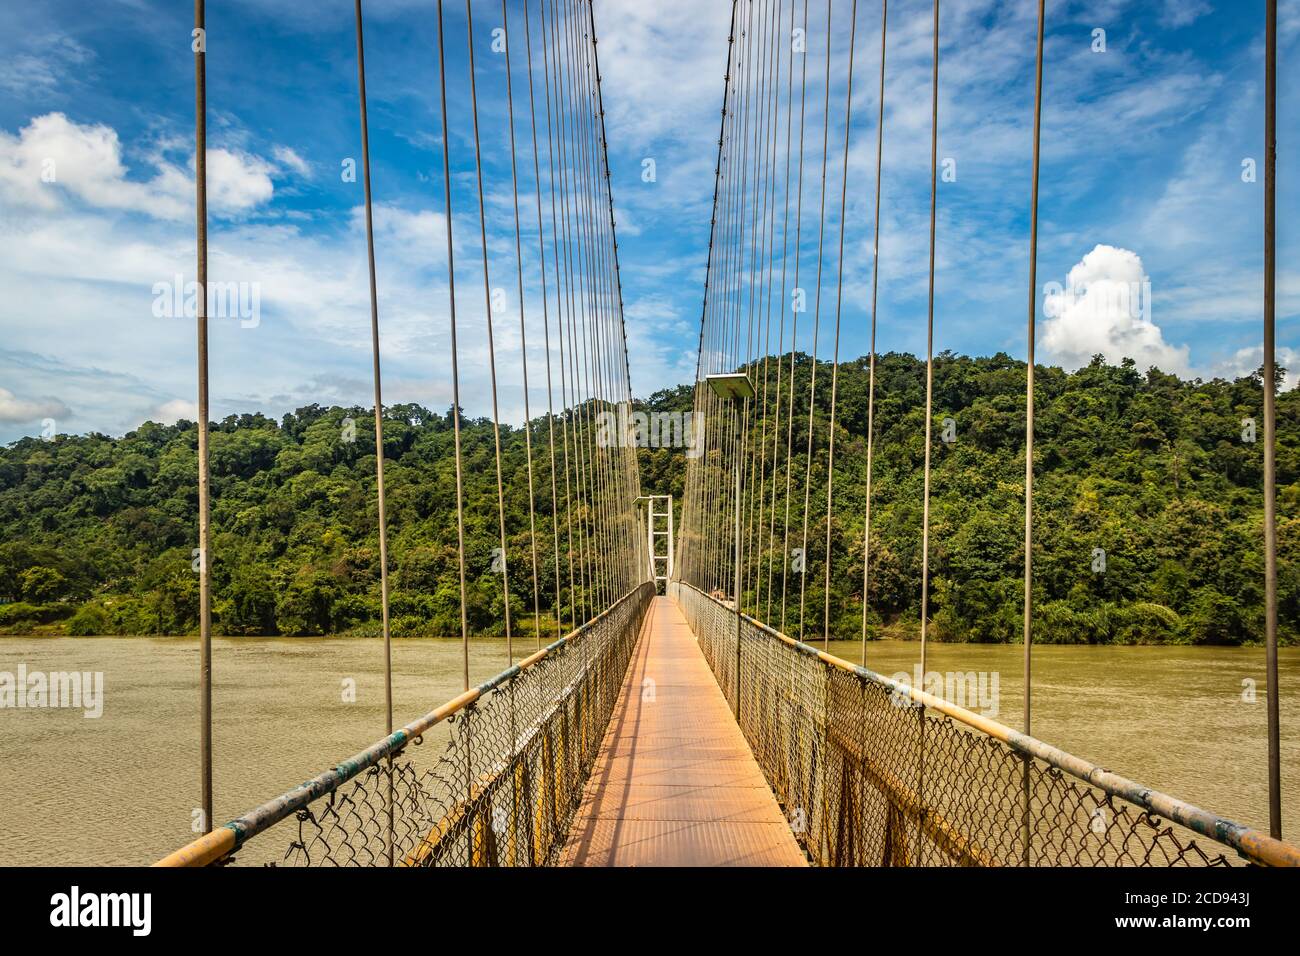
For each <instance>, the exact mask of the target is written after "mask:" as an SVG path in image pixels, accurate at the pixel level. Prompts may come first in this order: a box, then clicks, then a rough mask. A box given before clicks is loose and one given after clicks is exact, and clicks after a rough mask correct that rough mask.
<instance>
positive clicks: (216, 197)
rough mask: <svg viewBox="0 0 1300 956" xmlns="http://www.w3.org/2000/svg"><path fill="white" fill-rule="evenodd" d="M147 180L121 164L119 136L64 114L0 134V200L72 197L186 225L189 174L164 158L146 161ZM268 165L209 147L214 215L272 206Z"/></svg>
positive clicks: (41, 205)
mask: <svg viewBox="0 0 1300 956" xmlns="http://www.w3.org/2000/svg"><path fill="white" fill-rule="evenodd" d="M149 162H150V164H151V165H152V166H153V167H154V169H155V173H154V176H153V178H152V179H150V180H147V181H145V180H140V179H132V178H129V176H128V170H127V168H126V166H125V165H124V163H123V160H122V144H121V142H120V141H119V139H118V135H117V131H116V130H114V129H112V128H111V127H109V126H105V125H103V124H84V125H83V124H80V123H77V122H75V121H73V120H70V119H68V117H67V116H66V115H64V114H63V113H46V114H44V115H43V116H37V117H35V118H34V119H32V120H31V122H29V123H28V124H27V125H26V126H24V127H23V128H22V129H21V130H20V131H19V133H18V135H17V136H12V135H10V134H8V133H5V132H3V131H0V196H3V198H4V199H5V200H6V201H8V202H10V203H13V204H14V205H16V206H19V207H28V208H34V209H38V210H52V209H56V208H58V207H59V206H60V205H61V202H62V197H64V196H67V195H72V196H75V197H76V198H78V199H80V200H81V201H82V202H84V203H86V204H88V205H90V206H93V207H95V208H99V209H115V210H123V211H130V212H139V213H144V214H145V215H148V216H151V217H153V218H156V219H168V220H184V219H188V218H190V217H192V215H193V209H194V179H193V174H192V173H191V172H190V171H187V170H185V169H182V168H181V167H180V166H178V165H176V164H175V163H173V162H171V161H170V160H168V159H167V158H166V156H165V155H164V153H163V151H162V150H156V151H155V152H153V153H152V154H151V155H150V157H149ZM272 171H273V167H272V166H271V165H270V164H269V163H267V162H266V161H264V160H262V159H259V158H258V157H256V156H252V155H249V154H247V153H243V152H236V151H232V150H228V149H209V150H208V202H209V206H210V209H211V211H212V213H213V214H214V215H232V214H240V213H244V212H247V211H249V210H251V209H253V208H255V207H257V206H260V205H262V204H264V203H266V202H268V201H270V199H271V196H272V194H273V193H274V186H273V184H272V182H271V173H272Z"/></svg>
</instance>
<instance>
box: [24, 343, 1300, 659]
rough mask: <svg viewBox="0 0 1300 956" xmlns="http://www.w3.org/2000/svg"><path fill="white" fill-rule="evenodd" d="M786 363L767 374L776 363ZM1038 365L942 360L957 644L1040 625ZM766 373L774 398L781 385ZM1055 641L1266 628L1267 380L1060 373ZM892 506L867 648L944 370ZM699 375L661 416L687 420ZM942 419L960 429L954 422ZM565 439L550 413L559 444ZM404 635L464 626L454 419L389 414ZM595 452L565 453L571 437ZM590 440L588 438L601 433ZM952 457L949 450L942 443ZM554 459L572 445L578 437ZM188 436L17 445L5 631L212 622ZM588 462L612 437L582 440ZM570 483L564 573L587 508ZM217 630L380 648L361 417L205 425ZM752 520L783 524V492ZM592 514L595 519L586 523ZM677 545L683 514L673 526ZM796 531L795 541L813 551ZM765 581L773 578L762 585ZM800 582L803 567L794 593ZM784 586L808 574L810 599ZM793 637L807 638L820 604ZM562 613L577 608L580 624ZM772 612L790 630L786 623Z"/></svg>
mask: <svg viewBox="0 0 1300 956" xmlns="http://www.w3.org/2000/svg"><path fill="white" fill-rule="evenodd" d="M780 361H782V362H783V368H784V374H783V379H782V382H783V385H782V394H783V398H782V405H781V415H782V418H781V426H780V427H781V430H780V434H779V438H778V440H777V441H776V446H775V457H776V461H777V463H778V467H777V471H776V476H777V487H778V494H777V498H776V503H777V509H778V520H777V522H776V528H777V533H776V535H775V536H774V541H773V546H772V547H768V542H767V535H766V534H765V533H764V534H758V533H755V534H754V535H753V540H754V541H755V545H754V548H755V549H756V550H755V552H752V553H756V554H757V559H756V562H755V564H754V568H755V569H756V570H754V571H753V573H751V575H750V584H749V587H748V597H747V600H749V601H750V602H751V604H752V603H753V602H754V601H758V602H759V605H760V606H761V607H763V608H764V610H766V607H767V606H768V602H769V600H770V601H771V602H772V603H771V606H773V607H774V608H776V609H778V610H779V604H780V587H781V586H780V579H781V570H782V554H783V553H784V550H783V548H782V544H783V535H782V533H781V532H782V527H783V509H784V487H785V485H784V482H785V470H786V446H785V429H786V426H787V423H788V420H789V414H790V410H791V406H790V403H789V394H788V392H787V391H785V390H786V389H787V388H788V385H789V357H788V356H787V357H785V358H784V359H782V360H780ZM777 362H778V359H777V358H776V357H771V358H770V359H769V360H768V361H767V362H766V363H764V362H762V361H760V362H759V363H758V364H757V365H756V366H755V367H753V368H752V369H751V370H750V374H751V376H752V378H753V379H754V381H755V384H756V387H757V388H758V390H759V392H760V396H761V395H762V394H764V391H765V390H766V395H767V404H766V408H767V412H766V415H764V414H763V413H762V412H759V413H757V414H753V415H751V420H752V422H753V441H752V442H751V444H750V447H751V448H762V449H763V452H762V454H763V459H762V460H761V461H760V462H759V463H758V465H759V466H761V468H762V470H763V473H764V474H766V475H767V481H768V482H769V484H768V490H767V492H766V493H765V496H767V497H768V498H769V499H770V494H771V491H770V488H771V485H770V482H771V481H772V474H773V470H772V469H773V454H774V452H773V438H774V434H775V433H776V417H775V415H776V407H775V395H776V374H777V372H776V368H777ZM765 365H766V368H765ZM811 369H812V362H811V360H810V359H809V358H808V357H807V356H806V355H798V356H797V357H796V361H795V371H796V376H795V386H796V387H795V397H794V405H793V412H794V416H795V417H794V422H795V429H794V441H793V443H792V445H793V459H792V461H791V462H790V467H791V477H792V481H791V518H790V532H791V539H792V541H791V543H790V547H795V546H799V545H800V544H801V543H802V537H803V481H804V476H805V475H808V479H809V482H810V485H809V487H810V498H811V505H810V507H809V509H808V538H807V541H808V544H807V567H808V568H809V572H808V580H807V593H806V596H805V601H804V605H805V607H806V609H807V611H806V613H807V620H806V621H805V623H804V633H805V634H806V635H807V634H810V633H811V634H816V635H817V636H820V633H821V627H822V608H823V605H824V593H823V591H822V574H821V572H820V570H818V569H821V568H823V567H824V565H823V564H822V562H823V561H825V560H826V547H825V540H826V498H825V491H826V458H827V456H826V438H827V425H828V422H829V417H830V411H829V409H830V395H829V384H830V375H829V371H830V367H829V365H827V364H825V363H821V364H819V367H818V377H817V389H818V395H817V402H816V408H815V409H814V412H813V419H814V428H813V451H812V456H811V471H809V466H808V464H807V461H808V459H807V456H806V454H805V441H806V434H807V433H806V429H807V417H808V402H809V396H808V392H809V388H808V384H809V383H808V380H809V375H810V372H811ZM1024 375H1025V368H1024V363H1022V362H1018V361H1015V360H1013V359H1011V358H1009V357H1007V356H1005V355H995V356H992V357H984V358H971V357H963V356H956V355H951V354H944V355H942V356H940V357H938V358H937V359H936V362H935V382H934V395H935V398H934V409H935V413H934V419H935V426H934V441H933V446H932V452H933V469H934V472H933V478H932V489H933V492H932V493H933V498H932V518H931V520H932V525H931V549H932V550H931V573H932V581H931V615H932V617H931V620H932V631H931V633H932V634H933V636H934V638H935V639H937V640H950V641H963V640H978V641H1016V640H1019V636H1020V615H1021V588H1022V584H1021V574H1022V569H1023V565H1022V560H1023V558H1022V540H1023V521H1024V517H1023V501H1022V498H1023V481H1024V451H1023V448H1024ZM765 376H766V386H765V385H764V378H765ZM1037 379H1038V390H1037V405H1038V414H1037V421H1038V426H1037V431H1036V434H1037V442H1038V452H1037V456H1036V458H1037V461H1036V471H1035V474H1036V476H1037V477H1036V525H1035V538H1036V550H1035V581H1036V595H1035V601H1036V605H1037V607H1036V614H1035V640H1037V641H1043V642H1054V643H1079V642H1092V643H1162V642H1168V643H1211V644H1240V643H1252V642H1257V641H1259V640H1261V639H1262V636H1263V583H1264V578H1263V548H1262V535H1263V532H1262V514H1263V504H1262V478H1261V473H1262V467H1261V466H1262V452H1263V445H1262V437H1263V427H1262V418H1261V402H1262V389H1261V382H1260V380H1259V378H1258V377H1257V376H1247V377H1244V378H1240V379H1236V380H1234V381H1225V380H1221V379H1216V380H1212V381H1200V380H1192V381H1188V380H1183V379H1179V378H1178V377H1176V376H1173V375H1167V374H1164V373H1162V372H1160V371H1158V370H1154V369H1153V370H1150V371H1147V372H1145V373H1143V372H1141V371H1139V370H1138V369H1137V368H1136V367H1134V365H1133V364H1132V363H1131V362H1125V363H1123V364H1121V365H1119V366H1112V365H1107V364H1105V363H1104V362H1102V361H1101V360H1100V359H1098V360H1095V361H1094V362H1093V363H1092V364H1091V365H1089V366H1086V367H1084V368H1082V369H1080V370H1078V371H1076V372H1066V371H1063V370H1062V369H1059V368H1053V367H1047V366H1042V367H1040V368H1039V369H1038V372H1037ZM876 385H877V391H876V439H875V452H874V481H873V502H872V560H871V588H870V592H869V595H868V598H869V600H868V603H869V607H870V609H871V610H870V614H869V617H870V622H871V631H872V634H873V636H889V637H909V636H913V635H914V634H915V632H916V629H917V625H916V622H917V620H918V617H919V613H920V612H919V598H920V542H921V493H922V462H923V458H924V451H925V447H924V446H925V442H924V408H925V402H924V396H925V365H924V362H922V361H919V360H917V359H916V358H915V357H913V356H910V355H905V354H897V353H891V354H888V355H883V356H880V357H879V360H878V364H877V380H876ZM867 393H868V374H867V362H866V360H865V359H858V360H856V361H854V362H849V363H844V364H842V365H841V366H840V370H839V379H838V398H837V406H836V418H837V421H836V439H835V441H836V449H835V500H834V513H833V517H832V519H831V542H832V545H831V549H830V560H831V587H832V593H831V595H830V627H831V631H832V635H833V636H841V637H846V638H851V637H854V636H856V635H857V634H858V633H859V630H860V627H861V617H862V607H863V595H862V545H861V542H862V536H863V514H864V504H865V497H864V489H865V461H866V427H867V425H866V423H867ZM692 394H693V390H692V389H691V388H690V387H681V388H678V389H672V390H667V391H664V392H660V393H657V394H656V395H654V396H652V397H651V398H650V399H649V400H647V401H646V402H645V403H639V407H640V408H642V409H644V410H649V411H689V410H690V408H691V404H692ZM1277 408H1278V436H1279V449H1278V507H1279V516H1278V537H1279V604H1280V617H1281V633H1282V639H1283V641H1284V642H1293V641H1294V640H1295V638H1296V636H1297V634H1298V633H1300V560H1298V558H1300V554H1298V553H1297V552H1298V550H1300V485H1297V481H1296V479H1297V473H1298V471H1300V392H1297V391H1295V390H1292V391H1284V392H1281V393H1280V395H1279V398H1278V406H1277ZM945 419H947V420H949V421H947V422H945ZM530 427H531V429H532V442H533V452H534V465H535V467H534V484H535V488H536V496H535V497H536V511H537V543H538V565H539V566H538V576H539V583H540V595H539V597H540V605H541V608H542V616H541V624H542V627H543V633H544V634H545V635H553V634H554V633H555V632H556V629H557V628H556V623H555V620H554V617H553V615H552V614H551V613H550V609H551V608H552V606H553V604H554V600H555V594H554V590H555V589H554V581H555V569H554V552H553V541H554V539H553V536H552V518H553V515H552V507H551V477H550V476H551V471H550V454H549V450H548V433H549V430H548V426H547V421H546V419H545V418H544V417H543V418H538V419H536V420H535V421H534V422H533V423H532V424H531V426H530ZM562 432H563V428H562V423H560V422H559V421H558V420H557V423H556V434H557V436H559V435H561V433H562ZM384 435H385V440H384V444H385V458H386V475H385V478H386V482H387V488H388V513H389V522H390V532H389V533H390V551H391V567H392V582H393V589H392V619H393V632H394V633H395V634H397V635H406V636H436V635H453V634H459V630H460V606H459V583H458V562H457V550H456V521H455V487H456V486H455V471H454V462H453V455H452V448H453V446H452V425H451V417H450V414H449V413H442V414H438V413H434V412H431V411H430V410H428V409H425V408H422V407H420V406H418V405H411V404H407V405H394V406H391V407H389V408H387V409H386V410H385V425H384ZM571 437H572V436H571ZM582 438H583V439H584V440H586V439H587V433H585V432H584V433H583V435H582ZM462 439H463V447H464V460H465V467H464V476H465V479H466V482H467V486H466V501H467V508H466V561H467V570H468V576H469V580H468V588H469V601H468V607H467V611H468V618H469V624H470V628H471V630H472V631H474V632H475V633H482V634H489V633H495V634H499V633H501V629H502V619H503V610H504V608H503V605H502V597H501V579H500V575H499V574H497V573H494V572H493V571H492V549H493V547H495V546H497V544H498V541H497V518H496V484H495V470H494V465H493V437H492V424H491V421H490V420H487V419H481V418H480V419H471V420H466V421H464V422H463V430H462ZM949 439H950V440H949ZM502 441H503V444H504V452H503V454H504V457H505V469H506V477H507V485H506V510H507V522H508V527H507V545H508V547H507V554H508V556H509V574H510V591H511V603H512V615H511V616H512V620H513V621H514V623H515V628H516V631H517V632H518V633H521V634H531V633H532V628H533V624H532V618H531V612H532V608H533V594H532V591H533V588H532V573H531V562H530V558H529V546H530V535H529V518H528V485H527V476H526V469H525V451H524V448H525V443H524V431H523V429H522V428H507V427H504V426H503V429H502ZM557 441H558V438H557ZM196 442H197V429H196V426H195V425H194V424H193V423H191V422H184V421H182V422H179V423H177V424H175V425H159V424H154V423H146V424H145V425H142V426H141V427H140V428H138V429H137V430H135V431H134V432H131V433H130V434H128V435H126V436H123V437H119V438H114V437H109V436H105V435H98V434H89V435H79V436H63V435H61V436H58V437H56V438H54V439H52V440H41V439H35V438H28V439H22V440H20V441H18V442H15V443H13V444H11V445H9V446H8V447H6V448H3V449H0V633H45V632H48V633H68V634H104V633H112V634H175V633H191V632H193V631H195V629H196V627H197V616H198V575H197V574H196V573H195V572H194V570H193V566H194V552H193V549H194V547H195V545H196V543H197V542H196V540H195V539H196V536H197V531H196V527H197V492H196V489H195V475H196V473H197V457H196ZM589 446H590V443H589ZM556 455H557V459H559V461H560V469H561V471H560V474H559V476H558V488H559V492H558V495H557V497H558V500H559V512H560V514H559V520H560V525H561V536H560V538H561V553H560V560H561V564H562V578H563V580H564V592H565V594H564V598H565V600H567V599H568V597H569V595H568V584H567V554H566V552H565V551H564V545H565V542H566V540H567V535H566V534H565V531H566V530H567V521H568V518H569V516H568V515H567V514H566V511H565V505H564V494H563V471H562V469H563V458H562V452H561V449H560V447H559V445H558V444H557V447H556ZM640 460H641V469H642V486H643V489H644V490H645V491H646V492H647V493H671V494H673V495H674V496H675V501H676V503H677V506H678V508H679V509H680V505H681V500H682V492H683V487H684V480H685V468H686V463H687V458H686V454H685V449H683V448H657V449H652V448H647V449H642V450H641V452H640ZM211 461H212V489H213V514H212V521H213V529H214V560H213V564H212V576H213V586H214V597H213V609H214V629H215V630H216V632H217V633H220V634H228V635H236V636H237V635H256V634H290V635H311V634H332V633H354V634H373V633H377V632H378V630H379V616H380V615H379V587H378V580H379V563H378V544H377V532H376V527H377V520H378V519H377V514H376V505H375V491H374V471H375V458H374V439H373V420H372V418H371V416H370V413H369V412H367V410H365V409H363V408H351V409H346V408H338V407H332V408H322V407H319V406H314V405H313V406H309V407H307V408H302V409H299V410H298V411H297V412H294V413H292V414H288V415H285V416H284V417H283V419H281V420H280V421H278V422H277V421H275V420H273V419H271V418H267V417H265V416H263V415H260V414H252V415H240V416H231V417H229V418H227V419H225V420H224V421H221V422H218V423H214V425H213V429H212V452H211ZM765 507H766V509H767V510H766V511H764V512H763V513H762V514H759V513H758V512H755V514H754V519H753V520H754V522H755V526H756V527H759V528H766V527H767V526H768V522H769V521H770V500H769V501H768V504H767V505H766V506H765ZM572 517H573V520H574V521H575V522H577V523H580V522H583V521H586V520H587V519H588V516H587V515H586V514H585V513H575V514H574V515H573V516H572ZM678 528H679V530H680V524H679V525H678ZM794 539H798V540H797V541H795V540H794ZM769 568H770V569H771V578H772V581H773V584H772V585H771V586H770V587H769V585H768V583H767V581H768V574H769V570H768V569H769ZM790 580H791V581H793V578H791V579H790ZM787 587H789V585H787ZM791 593H793V594H794V595H795V597H794V600H793V601H788V602H787V604H788V605H789V606H788V607H787V630H790V631H792V632H797V631H798V629H799V621H798V610H797V606H798V599H797V588H796V589H795V590H794V591H793V592H791ZM562 613H563V616H564V618H565V620H566V621H567V619H568V611H567V610H564V611H563V612H562ZM772 616H773V617H776V613H773V615H772Z"/></svg>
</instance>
